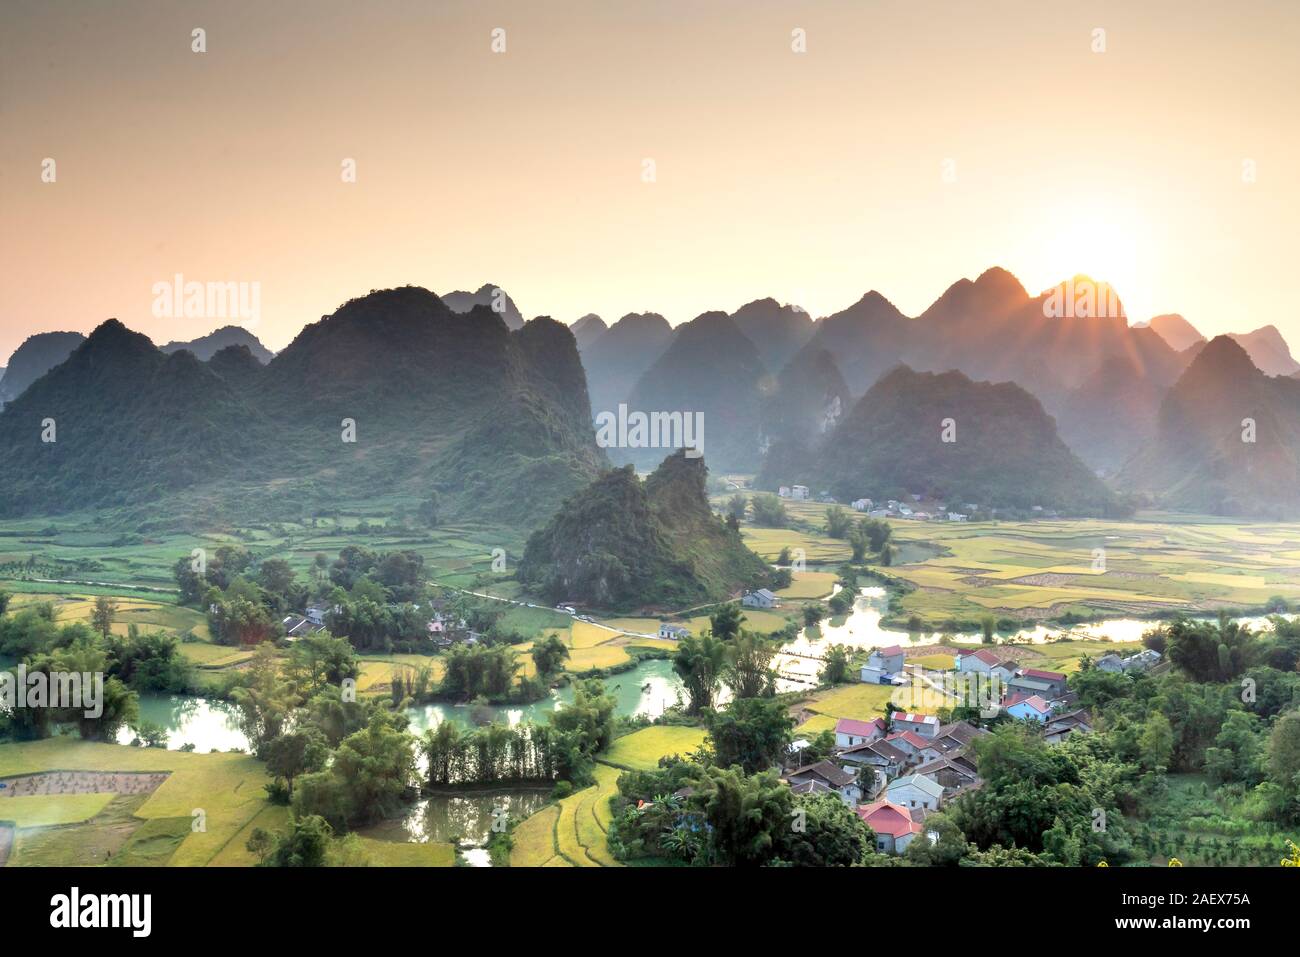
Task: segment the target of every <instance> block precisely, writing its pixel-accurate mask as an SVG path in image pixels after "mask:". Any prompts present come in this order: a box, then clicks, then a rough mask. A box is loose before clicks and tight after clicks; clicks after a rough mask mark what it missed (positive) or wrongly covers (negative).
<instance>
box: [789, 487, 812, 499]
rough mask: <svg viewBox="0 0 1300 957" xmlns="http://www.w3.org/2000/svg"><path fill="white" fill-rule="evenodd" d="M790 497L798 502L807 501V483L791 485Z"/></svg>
mask: <svg viewBox="0 0 1300 957" xmlns="http://www.w3.org/2000/svg"><path fill="white" fill-rule="evenodd" d="M790 498H792V499H794V500H795V501H796V502H806V501H808V486H807V485H791V486H790Z"/></svg>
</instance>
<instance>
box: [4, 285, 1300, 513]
mask: <svg viewBox="0 0 1300 957" xmlns="http://www.w3.org/2000/svg"><path fill="white" fill-rule="evenodd" d="M1062 302H1064V303H1065V304H1066V307H1067V308H1065V309H1064V310H1062V309H1061V308H1060V304H1061V303H1062ZM1080 304H1082V306H1081V307H1080ZM498 310H500V311H498ZM1220 340H1222V341H1220ZM1225 343H1226V344H1228V345H1232V346H1234V347H1235V351H1233V350H1230V349H1228V348H1227V345H1225ZM1176 346H1181V347H1182V348H1176ZM950 373H955V374H950ZM1234 382H1237V383H1239V384H1240V387H1239V388H1234V386H1233V383H1234ZM990 383H993V384H990ZM1297 387H1300V364H1297V363H1296V361H1295V359H1294V358H1293V357H1292V356H1291V353H1290V351H1289V349H1288V347H1287V344H1286V343H1285V341H1284V340H1283V339H1282V337H1281V336H1280V335H1279V334H1278V332H1277V330H1276V329H1275V328H1274V327H1272V326H1264V327H1262V328H1260V329H1257V330H1255V331H1254V332H1250V333H1244V334H1233V335H1231V336H1225V337H1220V338H1219V339H1216V340H1215V341H1214V342H1212V343H1206V342H1205V341H1204V340H1203V339H1202V338H1201V337H1200V334H1199V333H1198V332H1197V331H1196V329H1195V327H1193V326H1192V325H1191V324H1190V323H1188V322H1187V321H1186V320H1184V319H1182V317H1179V316H1175V315H1166V316H1159V317H1156V318H1155V319H1153V320H1152V321H1151V322H1150V323H1148V324H1144V325H1136V326H1130V325H1128V323H1127V320H1126V318H1125V317H1124V314H1123V306H1122V304H1121V303H1120V302H1119V299H1118V297H1117V296H1116V295H1114V292H1113V290H1110V289H1109V288H1108V287H1106V286H1105V285H1104V284H1100V283H1094V282H1092V281H1091V280H1088V279H1087V278H1086V277H1075V278H1074V279H1072V280H1069V281H1067V282H1065V283H1062V284H1061V285H1060V286H1058V287H1055V288H1053V289H1049V290H1046V291H1044V292H1043V293H1041V294H1039V295H1037V296H1030V295H1029V294H1028V293H1027V292H1026V291H1025V289H1024V288H1023V286H1021V284H1020V283H1019V282H1018V281H1017V280H1016V279H1015V277H1014V276H1012V275H1011V274H1010V273H1008V272H1007V271H1005V270H1002V269H997V268H994V269H990V270H987V271H986V272H984V273H983V274H981V275H980V276H979V277H977V278H976V279H973V280H971V279H961V280H959V281H957V282H956V283H954V284H953V285H952V286H950V287H949V288H948V289H947V290H946V291H945V292H944V293H943V295H942V296H940V297H939V298H938V299H937V300H936V301H935V302H934V303H933V304H932V305H931V306H930V307H929V308H927V309H926V310H925V311H924V312H923V313H922V314H921V315H919V316H916V317H908V316H904V315H903V314H902V313H901V312H900V311H899V310H897V309H896V308H895V307H894V306H893V305H892V304H891V303H890V302H889V300H888V299H887V298H886V297H885V296H884V295H882V294H881V293H879V292H875V291H872V292H868V293H867V294H866V295H864V296H863V297H862V298H861V299H859V300H858V301H857V302H855V303H854V304H852V305H851V306H849V307H848V308H846V309H844V310H841V311H840V312H838V313H835V314H833V315H831V316H827V317H825V318H822V319H818V320H813V319H811V318H810V317H809V316H808V315H807V314H806V313H804V312H803V311H802V310H800V309H798V308H797V307H794V306H790V305H782V304H780V303H778V302H777V301H776V300H774V299H770V298H767V299H757V300H754V301H752V302H750V303H748V304H746V305H744V306H742V307H741V308H739V309H737V310H736V311H735V312H734V313H730V314H728V313H725V312H720V311H715V312H706V313H703V314H701V315H700V316H698V317H697V318H695V319H694V320H692V321H690V322H687V323H683V324H682V325H680V326H678V327H676V328H675V329H674V328H672V327H670V326H669V324H668V322H667V321H666V320H665V319H664V318H663V316H661V315H658V314H656V313H629V314H627V315H625V316H623V317H622V318H621V319H619V320H618V321H617V322H615V323H613V324H612V325H607V324H606V323H605V322H604V320H602V319H601V318H600V317H598V316H595V315H587V316H584V317H582V318H581V319H580V320H578V321H577V322H575V323H574V324H573V326H572V327H568V328H566V327H565V326H563V325H561V324H560V323H557V322H555V321H553V320H551V319H549V318H546V317H540V318H537V319H534V320H532V321H530V322H528V323H524V322H523V319H522V316H521V315H520V314H519V310H518V308H517V307H516V306H515V304H514V302H513V300H511V299H510V297H509V296H508V295H507V294H506V293H505V292H504V290H501V289H500V288H499V287H496V286H491V285H484V286H481V287H480V288H479V289H478V290H477V291H475V292H474V293H467V292H455V293H448V294H447V295H446V296H444V297H439V296H436V295H434V294H433V293H430V292H428V291H427V290H423V289H419V288H416V287H404V288H401V289H392V290H385V291H382V292H376V293H372V294H371V295H369V296H365V297H362V298H359V299H355V300H352V301H351V302H349V303H346V304H345V305H344V306H342V307H340V309H338V310H337V311H336V312H335V313H334V314H333V315H332V316H329V317H326V318H325V319H322V320H321V321H320V322H316V323H312V324H310V325H308V326H306V327H304V328H303V330H302V331H301V332H300V333H299V335H298V336H297V338H295V340H294V341H293V343H291V344H290V345H289V346H288V347H287V348H286V349H284V350H283V351H282V352H281V353H279V354H277V355H274V356H273V355H272V354H271V353H270V352H269V351H268V350H266V349H265V348H264V347H263V346H262V345H261V343H260V342H258V341H257V339H256V337H255V336H253V335H252V334H251V333H249V332H247V331H246V330H243V329H240V328H237V327H225V328H222V329H218V330H215V331H214V332H212V333H209V334H208V335H205V336H202V337H199V338H197V339H194V340H190V341H186V342H179V341H174V342H169V343H167V344H166V345H164V346H163V347H162V348H157V347H155V346H154V344H153V343H151V342H150V341H149V340H148V339H147V338H146V337H144V336H141V335H139V334H137V333H133V332H131V331H130V330H128V329H127V328H126V327H125V326H123V325H122V324H121V323H118V322H116V321H110V322H107V323H104V324H102V325H101V326H100V327H99V328H97V329H96V330H95V332H94V333H92V335H91V336H90V337H89V338H88V339H86V338H83V337H82V336H80V335H79V334H78V333H42V334H39V335H36V336H33V337H31V338H30V339H29V340H27V341H26V342H24V343H23V345H22V346H21V347H20V348H19V349H18V350H17V351H16V352H15V353H14V356H13V357H12V358H11V359H10V360H9V363H8V370H7V371H6V373H5V375H4V378H3V379H0V392H3V393H6V394H8V397H9V405H8V407H7V408H6V409H5V410H4V412H3V413H0V449H3V450H4V452H5V454H4V456H3V459H0V481H4V482H5V483H6V489H7V491H8V493H9V494H7V495H6V496H5V498H4V500H3V502H0V510H3V511H4V513H5V514H18V513H31V512H41V511H60V510H67V509H73V508H80V507H92V506H96V507H107V506H127V507H131V508H139V507H143V506H144V505H145V504H146V503H149V502H152V501H157V500H160V499H164V498H169V497H170V501H171V503H172V505H174V506H175V507H176V509H178V510H183V509H189V510H190V511H192V512H200V511H202V512H204V513H208V514H221V513H222V512H223V511H225V510H229V509H230V508H231V507H233V503H234V502H235V501H236V500H237V499H238V500H239V501H240V502H241V504H242V505H243V506H244V507H246V508H252V509H255V510H258V511H260V512H261V513H262V514H265V515H267V516H271V515H277V514H282V515H298V514H300V513H302V512H304V511H307V510H311V509H317V508H322V507H327V506H328V504H329V503H331V502H334V501H337V500H338V499H339V498H340V497H342V496H346V495H349V494H386V493H390V492H391V493H392V494H396V495H402V496H414V497H416V498H420V497H423V496H425V495H428V494H432V493H434V492H437V493H438V495H439V496H440V498H443V499H444V500H445V506H446V509H447V511H448V514H452V515H457V516H463V517H479V518H487V519H491V520H504V521H509V522H514V523H521V524H522V525H524V526H525V527H536V526H538V525H540V524H541V523H542V522H543V521H545V519H546V518H547V517H548V516H549V515H551V514H552V512H553V511H554V508H555V507H556V506H557V505H558V504H559V502H561V501H562V500H564V499H565V498H566V497H567V496H569V495H571V494H572V493H573V492H574V491H576V490H577V489H579V488H582V487H583V486H584V485H585V484H586V483H588V482H590V481H591V480H592V479H593V478H594V477H596V476H597V475H599V474H600V473H601V472H602V470H603V469H605V468H606V467H607V466H608V465H609V463H610V462H611V461H612V462H614V463H616V464H617V463H626V462H630V463H633V464H635V465H636V466H637V467H638V468H641V469H646V470H649V469H652V468H654V467H655V466H656V465H657V464H658V463H659V462H660V461H661V459H662V457H663V456H664V454H666V452H668V451H669V449H668V448H664V447H662V446H658V445H656V444H655V443H650V444H649V445H646V446H645V447H635V448H608V449H603V450H602V449H600V448H598V447H597V446H596V442H595V437H594V432H593V427H592V416H593V413H597V412H601V411H613V410H615V409H617V407H618V405H619V403H627V404H628V406H629V408H630V409H631V410H634V411H636V410H640V411H645V412H653V411H666V412H673V411H677V412H686V413H700V414H701V415H702V421H703V428H704V431H703V452H704V458H705V461H706V462H707V465H708V467H709V468H712V469H714V470H715V471H722V472H741V473H752V474H757V475H758V476H759V482H760V484H762V485H765V486H767V487H775V486H776V485H778V484H791V483H795V482H798V483H800V484H809V485H812V486H815V487H816V488H817V489H818V490H821V489H825V490H827V491H829V492H832V493H833V494H835V495H836V496H837V497H845V498H856V497H859V496H874V497H878V496H880V495H883V494H893V493H896V492H902V491H910V492H914V493H921V492H927V493H931V494H934V495H939V496H952V497H966V498H969V499H970V500H971V501H979V502H980V503H981V504H990V505H993V504H996V503H1003V504H1004V505H1005V506H1006V507H1008V508H1022V507H1026V506H1028V505H1029V504H1036V505H1042V506H1044V507H1047V508H1057V509H1061V510H1062V511H1068V512H1079V513H1089V514H1103V513H1104V514H1110V513H1113V512H1114V511H1115V510H1116V509H1117V508H1118V509H1122V508H1123V507H1124V506H1123V504H1122V501H1121V500H1122V499H1124V498H1125V497H1132V496H1139V498H1137V499H1134V501H1145V502H1149V503H1151V504H1155V505H1162V506H1169V507H1175V508H1184V509H1200V510H1212V511H1218V512H1224V513H1228V514H1259V515H1280V514H1291V513H1292V512H1293V511H1294V510H1300V502H1296V501H1295V496H1294V495H1292V493H1291V491H1290V490H1289V489H1293V488H1294V485H1295V483H1294V478H1295V474H1294V461H1295V457H1296V454H1297V453H1296V447H1297V446H1296V434H1297V431H1300V427H1298V426H1297V423H1300V407H1297V405H1296V389H1297ZM10 390H13V391H10ZM1208 396H1214V405H1213V407H1210V406H1209V405H1207V404H1206V403H1207V398H1206V397H1208ZM954 409H956V410H957V411H955V412H954ZM936 416H938V418H939V419H944V418H954V419H956V420H957V421H958V429H959V436H960V437H959V438H958V440H957V443H956V445H957V446H958V447H959V448H956V449H954V448H946V449H935V448H932V447H931V445H930V443H931V442H932V441H937V436H938V434H939V426H938V420H936V419H935V417H936ZM963 416H965V417H966V422H965V425H966V426H967V427H965V428H963ZM46 419H53V420H55V422H56V424H57V440H56V441H53V442H42V441H41V429H40V428H39V424H40V423H41V422H43V421H44V420H46ZM344 419H351V420H353V421H354V422H355V428H356V433H357V441H356V442H344V441H342V439H341V438H340V433H341V429H342V425H341V423H342V422H343V420H344ZM1243 419H1252V420H1254V421H1255V422H1256V423H1257V426H1258V439H1257V442H1256V443H1254V444H1253V445H1252V447H1251V448H1250V449H1249V450H1246V452H1247V454H1245V455H1243V450H1242V449H1241V448H1240V447H1239V446H1240V445H1241V443H1240V441H1239V440H1238V442H1237V444H1235V445H1234V444H1233V443H1232V441H1231V436H1232V434H1234V430H1233V429H1232V428H1229V426H1231V424H1232V423H1233V422H1236V423H1238V424H1237V426H1236V427H1235V432H1237V433H1239V432H1240V431H1241V425H1240V423H1241V421H1242V420H1243ZM1198 423H1199V424H1198ZM629 444H630V443H629ZM1080 463H1082V464H1080ZM1173 463H1177V464H1173ZM1234 465H1235V466H1236V468H1234V467H1233V466H1234ZM1084 466H1086V468H1085V467H1084ZM1094 473H1100V474H1101V475H1103V476H1104V477H1106V478H1107V480H1108V482H1109V485H1110V488H1109V489H1107V488H1106V487H1105V486H1103V485H1101V484H1100V483H1098V482H1097V481H1096V475H1095V474H1094ZM1288 482H1290V483H1291V485H1290V486H1289V487H1286V483H1288ZM1279 483H1280V484H1281V486H1283V487H1282V488H1280V489H1279V488H1278V487H1275V486H1277V485H1278V484H1279ZM177 495H181V496H183V497H184V500H185V502H186V503H187V504H185V505H184V506H183V507H182V506H180V505H178V504H177V502H178V501H179V500H178V499H177V498H176V496H177ZM1116 495H1118V496H1120V498H1116Z"/></svg>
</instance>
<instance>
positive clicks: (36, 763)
mask: <svg viewBox="0 0 1300 957" xmlns="http://www.w3.org/2000/svg"><path fill="white" fill-rule="evenodd" d="M55 770H61V771H80V770H85V771H168V772H170V774H169V776H168V778H167V780H166V781H165V782H164V783H163V784H162V786H161V787H159V788H158V789H157V790H156V791H154V792H153V793H152V794H149V795H147V796H142V795H132V796H122V797H115V796H114V795H99V794H91V795H66V796H64V795H59V796H57V797H54V798H50V797H40V798H32V799H31V800H33V801H45V802H47V803H49V804H50V806H51V808H52V810H51V811H50V813H51V814H56V815H58V816H61V817H63V818H65V819H67V820H68V821H72V820H77V819H80V820H81V823H70V824H68V826H66V827H43V828H34V829H31V830H24V829H23V828H22V827H21V826H20V828H19V830H18V832H17V837H16V840H15V848H14V856H13V858H12V860H11V863H25V862H28V861H37V860H39V861H40V862H41V863H46V864H55V863H57V864H64V865H69V866H78V865H89V864H102V863H105V860H106V857H105V855H106V853H107V854H109V855H111V853H115V852H117V851H119V850H121V849H122V848H123V847H124V846H127V842H128V841H129V839H130V838H131V837H132V836H133V835H134V834H135V832H136V830H137V829H138V828H140V827H141V826H142V825H143V824H145V823H147V822H149V821H156V820H162V819H168V820H170V821H171V822H172V824H168V825H159V824H155V825H154V826H153V828H151V830H150V831H148V832H145V834H144V835H142V836H141V838H140V839H141V840H143V839H144V838H145V837H150V835H151V833H152V834H153V837H154V838H156V837H157V836H158V834H157V833H154V832H155V829H161V830H162V831H166V832H167V833H173V834H174V833H175V831H174V830H173V825H175V824H176V822H178V821H180V820H182V819H183V820H184V822H185V831H184V833H183V835H182V837H181V839H180V840H178V841H175V847H174V848H173V853H171V854H169V855H168V856H167V860H166V862H165V863H167V864H169V865H172V866H176V865H189V866H202V865H205V864H209V863H212V862H213V859H214V858H215V857H216V856H217V855H218V854H219V853H220V852H221V851H222V850H223V849H224V848H225V847H226V845H227V844H229V843H230V842H231V841H232V840H233V839H234V838H235V837H236V835H238V834H239V833H240V832H241V831H242V830H243V829H244V827H245V825H246V824H247V823H248V822H249V821H250V820H252V819H253V817H254V816H256V815H257V814H258V813H260V812H261V811H262V810H263V809H264V808H265V807H267V806H268V805H267V802H266V792H265V791H264V790H263V785H265V784H266V783H267V781H268V778H267V776H266V772H265V770H264V768H263V766H262V764H261V763H260V762H258V761H257V760H256V759H254V758H252V757H250V756H248V755H244V754H230V753H226V754H198V753H187V752H182V751H164V750H161V749H158V748H131V747H126V746H122V745H116V744H98V743H94V742H88V741H80V740H75V739H71V738H47V739H45V740H42V741H30V742H24V743H20V744H0V777H8V776H11V775H15V774H30V773H35V772H40V771H55ZM105 797H107V798H108V800H106V801H101V799H102V798H105ZM71 798H84V799H86V800H85V801H84V802H69V799H71ZM27 800H28V799H26V798H0V803H3V802H6V801H13V802H15V804H17V802H25V801H27ZM96 801H101V803H100V805H99V808H98V809H92V808H91V805H92V804H93V803H94V802H96ZM89 810H93V813H91V814H89V815H87V814H86V812H87V811H89ZM196 814H197V815H198V817H197V818H196ZM5 817H6V812H5V810H4V807H2V806H0V818H5ZM101 819H102V820H101ZM196 820H200V821H201V829H200V828H198V827H196V826H194V822H195V821H196ZM48 823H57V822H54V821H51V822H48ZM114 835H118V836H120V837H121V840H120V841H117V840H115V839H114ZM29 842H34V844H33V847H32V848H31V853H30V854H29V853H28V848H27V846H26V845H27V844H28V843H29ZM151 843H152V844H153V845H156V844H157V843H158V841H157V840H153V841H152V842H151ZM160 863H161V862H160Z"/></svg>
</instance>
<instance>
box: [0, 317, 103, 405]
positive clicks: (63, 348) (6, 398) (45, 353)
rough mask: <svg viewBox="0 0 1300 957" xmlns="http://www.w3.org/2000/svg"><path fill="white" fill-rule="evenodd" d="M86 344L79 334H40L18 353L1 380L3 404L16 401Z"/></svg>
mask: <svg viewBox="0 0 1300 957" xmlns="http://www.w3.org/2000/svg"><path fill="white" fill-rule="evenodd" d="M85 341H86V337H85V336H83V335H82V334H81V333H79V332H38V333H37V334H36V335H34V336H28V338H27V339H26V340H25V341H24V342H23V344H22V345H20V346H19V347H18V348H17V349H15V350H14V354H13V355H11V356H10V357H9V362H8V363H7V364H6V365H5V372H4V376H3V378H0V403H5V402H12V401H13V400H14V399H16V398H18V397H19V396H20V395H22V394H23V392H24V391H25V390H26V389H27V387H28V386H29V385H31V384H32V383H33V382H35V381H36V380H37V379H39V378H40V377H41V376H43V375H45V373H47V372H49V371H50V370H51V369H53V368H54V367H55V366H56V365H58V364H59V363H60V362H62V361H63V360H64V359H66V358H67V357H68V356H69V355H70V354H71V353H72V350H73V349H75V348H77V346H79V345H81V344H82V343H83V342H85Z"/></svg>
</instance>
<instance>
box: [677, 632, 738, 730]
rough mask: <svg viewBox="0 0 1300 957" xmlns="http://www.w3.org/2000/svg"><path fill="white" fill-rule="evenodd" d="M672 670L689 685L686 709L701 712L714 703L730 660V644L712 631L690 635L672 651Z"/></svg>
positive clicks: (683, 682)
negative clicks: (723, 672) (722, 640)
mask: <svg viewBox="0 0 1300 957" xmlns="http://www.w3.org/2000/svg"><path fill="white" fill-rule="evenodd" d="M672 661H673V671H674V672H676V673H677V676H678V677H679V678H681V679H682V684H684V685H685V686H686V696H687V699H688V704H687V711H688V712H690V713H691V714H699V713H700V712H702V711H703V710H704V709H705V708H711V707H713V697H714V695H716V694H717V693H718V684H719V683H720V681H721V678H722V669H723V668H724V667H725V665H726V662H727V646H726V644H725V643H724V642H721V641H719V640H718V639H717V638H714V637H713V635H712V634H710V633H709V632H707V631H706V632H705V633H704V634H702V635H699V636H696V635H687V636H686V637H685V638H683V639H682V640H681V641H679V642H678V643H677V649H676V651H674V652H673V658H672Z"/></svg>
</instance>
